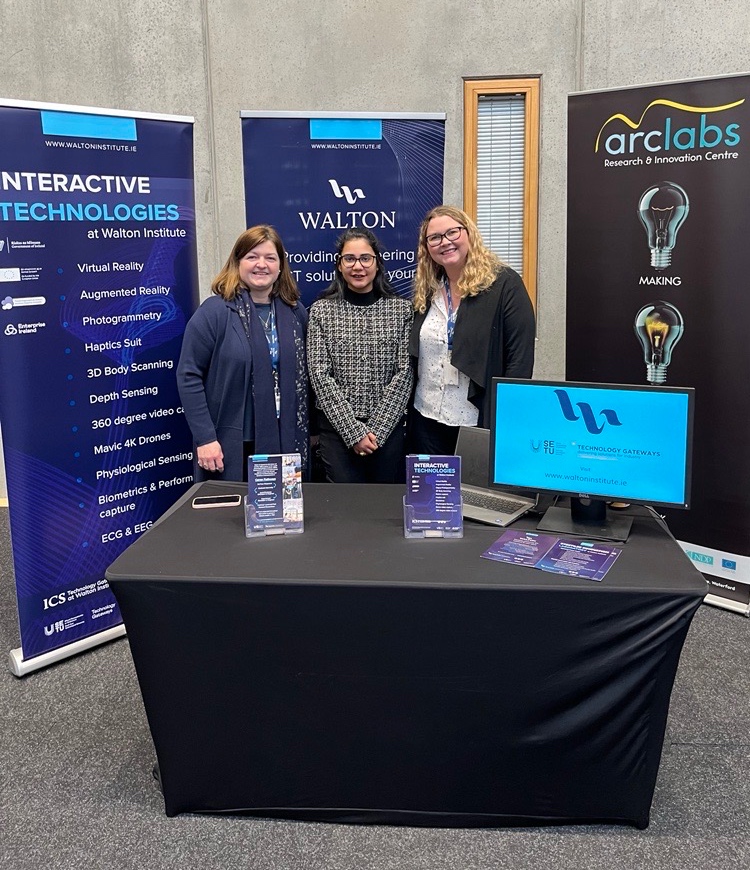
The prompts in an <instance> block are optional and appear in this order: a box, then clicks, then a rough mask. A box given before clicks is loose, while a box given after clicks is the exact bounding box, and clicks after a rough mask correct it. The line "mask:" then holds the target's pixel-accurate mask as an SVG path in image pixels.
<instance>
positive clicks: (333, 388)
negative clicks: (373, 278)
mask: <svg viewBox="0 0 750 870" xmlns="http://www.w3.org/2000/svg"><path fill="white" fill-rule="evenodd" d="M412 320H413V311H412V306H411V304H410V303H409V302H407V301H406V300H405V299H400V298H398V297H396V296H382V297H381V298H380V299H378V300H377V301H376V302H374V303H373V304H372V305H352V304H351V303H350V302H348V301H347V300H346V299H344V298H337V297H331V298H328V299H319V300H318V301H317V302H315V303H314V304H313V305H312V307H311V308H310V320H309V323H308V328H307V364H308V369H309V372H310V381H311V383H312V387H313V391H314V392H315V398H316V405H317V407H318V408H319V409H320V410H321V411H322V412H323V413H324V414H325V416H326V417H327V418H328V420H329V421H330V422H331V424H332V425H333V427H334V428H335V429H336V431H337V432H338V433H339V435H341V438H342V440H343V441H344V443H345V444H346V446H347V447H351V446H352V445H354V444H356V443H357V442H358V441H360V440H361V439H362V438H364V437H365V435H366V434H367V433H368V432H372V433H373V434H374V435H375V437H376V438H377V439H378V443H379V444H383V443H385V440H386V439H387V438H388V436H389V435H390V434H391V432H392V431H393V429H394V428H395V426H396V424H397V423H398V422H399V421H400V420H401V418H402V417H403V416H404V414H405V413H406V405H407V402H408V401H409V396H410V394H411V388H412V378H413V375H412V369H411V365H410V361H409V330H410V328H411V323H412Z"/></svg>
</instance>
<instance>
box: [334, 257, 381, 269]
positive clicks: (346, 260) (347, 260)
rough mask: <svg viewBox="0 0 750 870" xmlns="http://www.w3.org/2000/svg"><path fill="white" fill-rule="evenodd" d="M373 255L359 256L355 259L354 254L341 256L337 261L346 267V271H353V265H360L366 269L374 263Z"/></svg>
mask: <svg viewBox="0 0 750 870" xmlns="http://www.w3.org/2000/svg"><path fill="white" fill-rule="evenodd" d="M375 259H376V258H375V254H360V255H359V256H358V257H355V256H354V254H342V255H341V256H340V257H339V260H341V262H342V263H343V264H344V265H345V266H346V268H347V269H353V268H354V264H355V263H361V264H362V266H363V267H364V268H365V269H367V268H369V267H370V266H372V264H373V263H374V262H375Z"/></svg>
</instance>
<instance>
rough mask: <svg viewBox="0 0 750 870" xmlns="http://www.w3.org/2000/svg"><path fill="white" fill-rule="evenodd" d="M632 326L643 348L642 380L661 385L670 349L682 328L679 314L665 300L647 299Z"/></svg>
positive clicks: (668, 362)
mask: <svg viewBox="0 0 750 870" xmlns="http://www.w3.org/2000/svg"><path fill="white" fill-rule="evenodd" d="M633 326H634V328H635V334H636V335H637V336H638V341H640V343H641V346H642V347H643V358H644V360H645V362H646V380H647V381H648V383H649V384H663V383H664V382H665V381H666V380H667V366H668V365H669V364H670V363H671V362H672V350H673V349H674V346H675V345H676V344H677V342H678V341H679V340H680V338H682V333H683V330H684V328H685V323H684V321H683V319H682V315H681V314H680V312H679V311H678V310H677V309H676V308H675V307H674V305H670V304H669V302H650V303H649V304H648V305H644V306H643V308H641V310H640V311H639V312H638V314H636V316H635V323H634V324H633Z"/></svg>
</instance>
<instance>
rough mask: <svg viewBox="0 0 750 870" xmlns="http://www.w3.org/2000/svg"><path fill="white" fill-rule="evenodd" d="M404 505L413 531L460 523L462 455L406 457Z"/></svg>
mask: <svg viewBox="0 0 750 870" xmlns="http://www.w3.org/2000/svg"><path fill="white" fill-rule="evenodd" d="M404 506H405V508H406V510H407V513H408V515H409V520H410V524H411V529H412V530H413V531H420V530H432V531H436V530H441V529H454V528H456V527H457V526H461V508H462V502H461V457H460V456H427V455H423V454H419V455H416V454H414V455H411V454H410V455H409V456H407V457H406V497H405V499H404Z"/></svg>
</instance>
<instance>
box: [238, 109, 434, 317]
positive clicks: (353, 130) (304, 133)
mask: <svg viewBox="0 0 750 870" xmlns="http://www.w3.org/2000/svg"><path fill="white" fill-rule="evenodd" d="M241 117H242V144H243V155H244V169H245V212H246V219H247V225H248V226H251V225H253V224H259V223H267V224H272V225H273V226H275V227H276V229H277V230H278V231H279V234H280V235H281V237H282V239H283V240H284V246H285V247H286V250H287V253H288V256H289V265H290V267H291V269H292V272H293V273H294V276H295V278H296V279H297V282H298V284H299V287H300V291H301V293H302V301H303V302H304V303H305V305H308V306H309V305H310V304H311V303H312V302H314V301H315V299H316V298H317V297H318V296H319V294H320V292H321V291H322V290H324V289H325V288H326V287H327V286H328V285H329V284H330V283H331V280H332V279H333V273H334V268H335V262H334V245H335V242H336V239H337V238H338V236H339V235H341V233H342V232H343V231H344V230H345V229H347V228H348V227H354V226H360V227H366V228H367V229H369V230H372V232H374V233H375V235H376V236H377V237H378V239H379V240H380V241H381V243H382V245H383V248H384V257H385V262H386V267H387V270H388V277H389V279H390V281H391V283H392V284H393V286H394V288H395V289H396V291H397V292H399V293H400V294H401V295H404V296H406V295H408V294H409V293H410V292H411V285H412V282H413V279H414V273H415V270H416V261H415V256H416V254H415V252H416V247H417V231H418V229H419V225H420V224H421V222H422V219H423V218H424V216H425V214H426V213H427V212H428V211H429V210H430V209H431V208H434V207H435V206H436V205H440V204H441V203H442V198H443V154H444V150H445V115H443V114H430V115H416V116H411V115H409V116H407V115H400V114H398V115H389V114H381V115H370V114H359V113H358V114H350V115H347V114H344V113H342V114H333V113H328V112H318V113H314V112H310V113H294V114H293V113H282V112H266V113H260V112H242V113H241Z"/></svg>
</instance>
